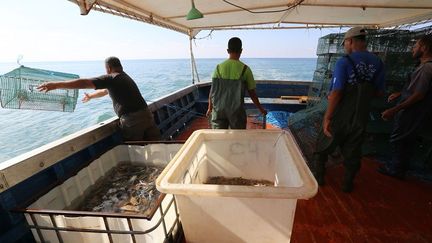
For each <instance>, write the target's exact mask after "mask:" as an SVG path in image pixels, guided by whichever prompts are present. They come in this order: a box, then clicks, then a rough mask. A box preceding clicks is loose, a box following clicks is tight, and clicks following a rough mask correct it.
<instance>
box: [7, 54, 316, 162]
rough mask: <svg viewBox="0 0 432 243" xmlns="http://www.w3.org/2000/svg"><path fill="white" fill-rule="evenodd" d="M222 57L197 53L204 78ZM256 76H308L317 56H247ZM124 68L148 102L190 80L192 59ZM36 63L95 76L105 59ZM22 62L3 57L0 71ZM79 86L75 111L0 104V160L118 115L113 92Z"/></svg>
mask: <svg viewBox="0 0 432 243" xmlns="http://www.w3.org/2000/svg"><path fill="white" fill-rule="evenodd" d="M223 60H224V59H197V60H196V62H197V67H198V71H199V77H200V80H201V81H210V80H211V74H212V72H213V70H214V68H215V66H216V64H218V63H220V62H222V61H223ZM242 61H243V62H245V63H246V64H247V65H249V66H250V67H251V69H252V72H253V74H254V77H255V79H256V80H289V81H300V80H306V81H310V80H312V77H313V72H314V70H315V66H316V59H315V58H274V59H273V58H250V59H248V58H245V59H242ZM122 63H123V67H124V70H125V72H126V73H128V74H129V75H130V76H131V77H132V78H133V79H134V80H135V82H136V83H137V85H138V87H139V89H140V90H141V93H142V95H143V96H144V98H145V99H146V101H147V102H148V103H151V102H152V101H154V100H157V99H158V98H159V97H162V96H164V95H167V94H170V93H172V92H174V91H176V90H178V89H179V88H183V87H186V86H188V85H190V84H191V83H192V81H191V68H190V60H188V59H165V60H124V61H122ZM22 64H23V65H25V66H28V67H32V68H41V69H47V70H52V71H59V72H67V73H74V74H78V75H80V77H94V76H99V75H102V74H104V73H105V68H104V63H103V61H82V62H32V63H22ZM17 67H18V65H17V64H16V63H0V74H4V73H7V72H9V71H11V70H13V69H15V68H17ZM84 92H92V90H80V92H79V97H78V104H77V106H76V108H75V111H74V112H71V113H69V112H56V111H33V110H13V109H2V108H0V118H1V124H0V163H1V162H3V161H6V160H8V159H10V158H13V157H15V156H17V155H20V154H22V153H25V152H28V151H30V150H32V149H35V148H37V147H39V146H42V145H44V144H47V143H49V142H52V141H55V140H57V139H59V138H61V137H64V136H66V135H69V134H72V133H74V132H77V131H79V130H81V129H83V128H86V127H89V126H92V125H94V124H97V123H99V122H101V121H104V120H106V119H108V118H111V117H113V116H115V113H114V112H113V108H112V103H111V99H110V98H109V96H106V97H102V98H99V99H95V100H91V101H89V102H87V103H82V102H81V99H82V97H83V96H84Z"/></svg>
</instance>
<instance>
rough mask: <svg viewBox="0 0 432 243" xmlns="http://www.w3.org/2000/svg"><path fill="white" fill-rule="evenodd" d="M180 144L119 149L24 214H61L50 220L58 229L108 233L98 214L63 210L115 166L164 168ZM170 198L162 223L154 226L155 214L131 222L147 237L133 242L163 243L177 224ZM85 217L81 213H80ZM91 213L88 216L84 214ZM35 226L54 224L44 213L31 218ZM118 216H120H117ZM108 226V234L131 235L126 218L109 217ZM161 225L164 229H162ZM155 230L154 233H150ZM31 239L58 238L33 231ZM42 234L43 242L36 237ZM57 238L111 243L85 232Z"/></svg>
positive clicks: (122, 241) (127, 238)
mask: <svg viewBox="0 0 432 243" xmlns="http://www.w3.org/2000/svg"><path fill="white" fill-rule="evenodd" d="M181 145H182V144H150V145H146V146H132V145H120V146H117V147H115V148H113V149H112V150H110V151H108V152H106V153H105V154H103V155H102V156H101V157H100V158H98V159H97V160H95V161H93V162H92V163H91V164H90V165H89V166H88V167H86V168H84V169H82V170H81V171H80V172H79V173H78V174H77V175H76V176H74V177H71V178H70V179H68V180H67V181H65V182H64V183H63V184H61V185H59V186H57V187H55V188H54V189H52V190H51V191H49V192H48V193H47V194H45V195H44V196H42V197H41V198H39V199H38V200H37V201H36V202H34V203H33V204H32V205H30V206H29V208H28V209H27V210H30V209H38V210H40V211H42V212H43V211H44V210H45V211H46V210H63V212H64V214H62V213H61V212H60V214H59V215H55V216H53V220H54V222H55V224H56V226H57V227H65V228H66V227H68V228H75V229H77V230H81V229H84V230H85V229H91V230H107V227H106V226H105V223H104V219H103V217H100V216H97V215H98V213H97V212H95V213H93V214H94V215H96V216H80V217H76V216H74V217H72V216H70V215H68V214H67V213H68V212H69V211H67V210H65V209H67V208H69V207H70V205H71V204H75V203H76V202H77V200H78V199H79V198H80V197H82V196H83V195H84V194H85V193H86V191H88V189H89V187H90V186H91V185H92V184H94V183H95V181H97V180H98V179H99V178H101V177H102V176H103V175H104V174H105V173H106V172H108V171H109V170H110V169H111V168H113V167H114V166H115V165H116V164H117V163H119V162H124V161H130V162H133V163H144V164H147V165H157V166H166V165H167V164H168V162H169V161H170V160H171V159H172V158H173V157H174V155H175V154H176V153H177V151H178V150H179V149H180V147H181ZM172 199H173V196H172V195H166V196H165V197H164V198H163V200H162V202H161V205H162V210H163V211H164V212H167V214H166V216H165V217H164V221H163V222H162V223H161V224H159V225H157V223H158V221H159V220H160V219H161V214H160V213H159V212H157V211H156V213H155V214H154V215H153V217H152V218H151V219H145V218H139V217H135V218H131V219H130V223H131V225H132V230H134V231H147V230H149V231H150V232H149V233H147V234H137V235H134V237H135V240H136V242H151V243H154V242H158V243H159V242H164V241H165V239H166V231H165V230H169V229H170V228H171V227H173V226H174V225H175V223H176V214H177V213H176V209H175V206H174V205H173V204H172V205H171V206H170V207H168V205H169V203H170V201H171V200H172ZM83 213H84V212H83ZM85 213H90V212H85ZM33 215H34V219H35V220H36V223H37V225H38V226H47V227H53V226H54V224H53V221H52V220H51V219H50V216H49V215H47V214H43V213H36V214H33ZM25 216H26V218H27V222H28V223H29V225H35V222H34V220H32V219H31V217H30V215H29V214H28V213H26V214H25ZM120 216H121V215H120ZM107 223H108V227H109V230H118V231H130V230H131V229H130V228H129V225H128V224H129V223H128V220H127V219H126V218H122V217H108V218H107ZM164 224H165V227H166V229H164ZM153 227H155V228H154V229H152V228H153ZM32 233H33V236H34V237H35V239H36V241H37V242H42V241H44V242H51V243H53V242H59V240H58V239H59V237H58V235H57V234H56V232H55V231H53V230H41V231H40V232H37V231H36V230H35V229H32ZM39 233H40V234H42V237H43V240H41V237H39ZM59 234H60V237H61V239H62V240H63V241H64V242H73V243H78V242H88V243H95V242H97V243H103V242H110V241H109V235H108V234H107V233H86V232H71V231H59ZM111 237H112V239H113V242H119V243H126V242H133V239H132V236H131V235H130V234H111Z"/></svg>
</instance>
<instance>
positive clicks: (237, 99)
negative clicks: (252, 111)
mask: <svg viewBox="0 0 432 243" xmlns="http://www.w3.org/2000/svg"><path fill="white" fill-rule="evenodd" d="M246 69H247V66H246V65H244V66H243V70H242V72H241V74H240V77H239V78H238V79H223V78H222V76H221V75H220V73H219V65H218V66H217V67H216V71H217V77H214V78H213V79H212V87H211V101H212V104H213V110H212V115H211V125H212V128H213V129H228V128H231V129H246V122H247V117H246V110H245V108H244V95H245V94H244V92H245V88H246V81H245V78H244V73H245V71H246Z"/></svg>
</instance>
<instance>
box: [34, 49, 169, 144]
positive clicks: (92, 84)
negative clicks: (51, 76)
mask: <svg viewBox="0 0 432 243" xmlns="http://www.w3.org/2000/svg"><path fill="white" fill-rule="evenodd" d="M105 69H106V73H107V74H106V75H102V76H99V77H96V78H81V79H74V80H70V81H66V82H48V83H44V84H42V85H40V86H39V87H38V89H39V90H40V91H46V92H47V91H50V90H53V89H90V88H93V89H96V91H95V92H93V93H91V94H87V93H85V94H84V95H85V96H84V98H83V102H87V101H89V100H90V99H93V98H98V97H102V96H105V95H108V94H109V96H110V97H111V99H112V101H113V108H114V111H115V113H116V114H117V115H118V117H119V118H120V122H119V126H120V130H121V132H122V135H123V139H124V140H129V141H130V140H161V135H160V131H159V129H158V128H157V126H156V124H155V122H154V119H153V114H152V113H151V112H150V111H149V109H148V108H147V103H146V101H145V100H144V98H143V97H142V95H141V93H140V91H139V89H138V87H137V85H136V83H135V82H134V81H133V80H132V78H131V77H129V75H127V74H126V73H125V72H124V71H123V66H122V65H121V63H120V60H119V59H118V58H117V57H108V58H107V59H106V60H105Z"/></svg>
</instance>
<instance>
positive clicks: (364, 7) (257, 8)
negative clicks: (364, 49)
mask: <svg viewBox="0 0 432 243" xmlns="http://www.w3.org/2000/svg"><path fill="white" fill-rule="evenodd" d="M288 6H289V5H287V4H284V5H280V4H278V5H269V6H260V7H255V8H247V9H248V10H251V11H267V10H268V9H273V8H287V7H288ZM302 6H307V7H329V8H330V7H335V8H360V9H368V8H381V9H412V10H416V9H422V10H424V9H432V5H431V6H426V7H419V6H397V5H391V6H387V5H365V4H315V3H313V4H312V3H301V4H299V5H298V6H297V7H296V8H301V7H302ZM244 11H245V10H243V9H240V8H234V9H233V7H231V8H229V9H226V10H220V11H214V12H203V15H213V14H222V13H236V12H244ZM184 17H185V15H177V16H168V17H165V18H166V19H176V18H184Z"/></svg>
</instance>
